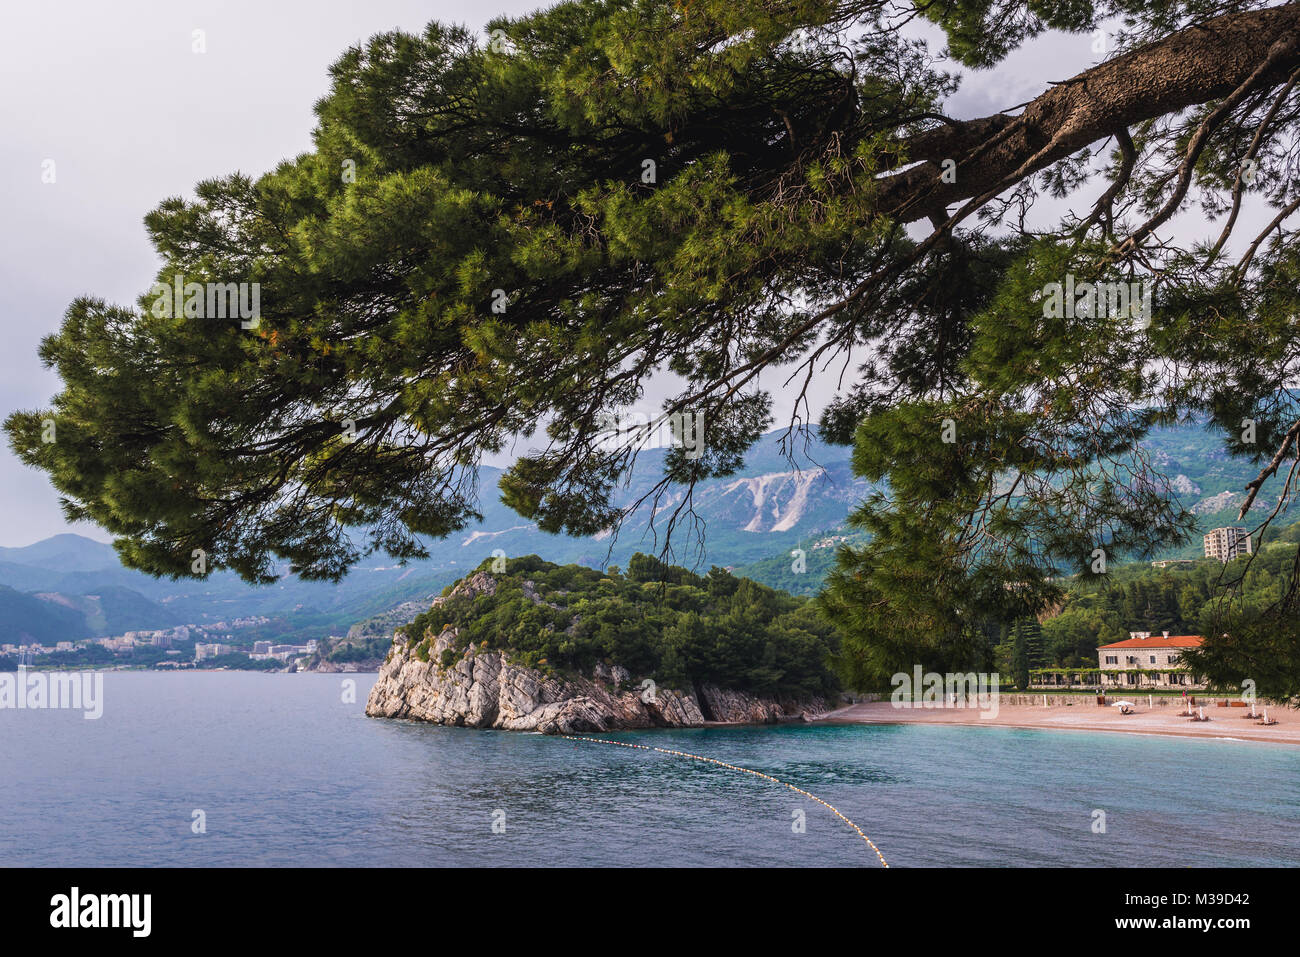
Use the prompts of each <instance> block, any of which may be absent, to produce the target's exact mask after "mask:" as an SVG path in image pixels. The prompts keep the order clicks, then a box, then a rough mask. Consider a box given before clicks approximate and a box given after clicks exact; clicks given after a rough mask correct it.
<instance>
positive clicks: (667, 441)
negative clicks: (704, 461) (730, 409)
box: [596, 410, 704, 459]
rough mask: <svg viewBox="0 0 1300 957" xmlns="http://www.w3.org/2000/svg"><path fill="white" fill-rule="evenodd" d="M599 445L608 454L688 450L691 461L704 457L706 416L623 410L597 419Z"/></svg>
mask: <svg viewBox="0 0 1300 957" xmlns="http://www.w3.org/2000/svg"><path fill="white" fill-rule="evenodd" d="M596 442H597V444H598V445H599V447H600V448H601V449H603V450H605V451H608V452H617V451H621V450H623V449H662V448H669V447H675V448H680V449H684V450H685V453H686V457H687V458H688V459H698V458H699V457H700V456H702V455H703V454H704V414H703V413H702V412H701V413H692V412H672V413H669V414H668V415H660V416H657V417H654V416H651V415H650V414H649V413H647V412H640V411H636V410H620V411H617V412H601V413H599V414H598V415H597V416H596Z"/></svg>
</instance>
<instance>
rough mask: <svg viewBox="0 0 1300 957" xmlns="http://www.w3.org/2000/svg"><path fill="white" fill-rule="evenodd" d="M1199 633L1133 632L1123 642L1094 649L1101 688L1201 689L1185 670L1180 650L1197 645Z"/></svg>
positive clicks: (1196, 646)
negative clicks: (1156, 633) (1157, 633)
mask: <svg viewBox="0 0 1300 957" xmlns="http://www.w3.org/2000/svg"><path fill="white" fill-rule="evenodd" d="M1200 644H1201V637H1200V635H1171V634H1169V632H1167V631H1166V632H1164V633H1163V634H1160V635H1152V634H1151V632H1149V631H1134V632H1130V633H1129V637H1128V638H1126V639H1124V640H1123V641H1116V642H1112V643H1111V644H1109V645H1102V646H1101V647H1100V648H1098V649H1097V665H1098V670H1099V672H1100V675H1099V677H1100V685H1101V687H1103V688H1112V687H1118V688H1129V689H1134V690H1136V689H1139V688H1185V689H1188V690H1193V689H1200V688H1204V687H1205V686H1204V685H1203V684H1199V683H1197V682H1196V680H1195V676H1194V675H1192V674H1190V673H1189V672H1188V671H1187V667H1186V665H1185V663H1184V662H1183V652H1184V651H1185V650H1186V649H1188V648H1198V647H1200Z"/></svg>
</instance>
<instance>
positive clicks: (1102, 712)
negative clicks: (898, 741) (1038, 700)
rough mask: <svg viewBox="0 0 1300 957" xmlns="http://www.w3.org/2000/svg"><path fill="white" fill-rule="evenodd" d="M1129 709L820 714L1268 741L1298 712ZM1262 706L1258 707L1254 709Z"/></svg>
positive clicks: (832, 719)
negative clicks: (1194, 714) (1197, 714)
mask: <svg viewBox="0 0 1300 957" xmlns="http://www.w3.org/2000/svg"><path fill="white" fill-rule="evenodd" d="M1130 700H1133V701H1134V702H1135V704H1136V705H1137V707H1136V709H1135V713H1134V714H1121V713H1120V709H1119V708H1115V707H1110V706H1106V707H1102V706H1099V705H1098V704H1096V702H1095V701H1094V700H1093V699H1091V698H1081V699H1080V702H1079V703H1078V704H1074V705H1051V706H1047V707H1043V706H1036V705H1023V704H1021V705H1005V704H1004V705H1001V706H1000V707H999V708H998V710H997V714H996V715H992V714H990V715H989V716H987V717H983V716H982V714H983V713H982V712H981V711H980V710H979V709H978V708H920V707H917V708H896V707H894V706H893V705H892V704H891V703H890V702H888V701H874V702H870V703H866V704H855V705H850V706H849V707H846V708H841V709H839V710H838V711H833V712H831V713H830V714H828V715H826V717H825V718H824V719H823V720H824V721H826V722H829V723H853V724H959V725H978V726H983V727H1001V728H1037V729H1040V730H1045V731H1118V732H1127V733H1129V734H1174V735H1181V736H1184V737H1189V738H1212V739H1215V738H1217V739H1220V740H1222V739H1231V740H1235V741H1253V742H1263V743H1271V744H1288V745H1300V713H1298V712H1296V711H1294V710H1292V709H1290V708H1280V707H1272V706H1270V707H1269V708H1268V716H1269V717H1270V718H1275V719H1276V720H1277V724H1275V725H1269V726H1265V725H1261V724H1257V723H1256V721H1255V720H1252V719H1250V718H1249V717H1247V713H1248V710H1247V709H1244V708H1230V707H1225V708H1220V707H1217V706H1216V704H1215V702H1214V701H1211V702H1210V705H1209V706H1208V707H1206V708H1205V716H1206V717H1207V718H1209V719H1210V720H1208V721H1193V720H1192V719H1190V718H1185V717H1180V716H1179V715H1180V713H1181V712H1182V710H1183V706H1182V705H1181V703H1171V704H1168V705H1164V706H1161V705H1160V703H1159V702H1158V701H1157V702H1156V705H1155V707H1150V706H1148V704H1147V699H1146V698H1145V697H1143V698H1140V699H1139V698H1136V697H1135V698H1133V699H1130ZM1259 710H1261V711H1262V710H1263V709H1259Z"/></svg>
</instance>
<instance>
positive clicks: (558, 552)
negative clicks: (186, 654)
mask: <svg viewBox="0 0 1300 957" xmlns="http://www.w3.org/2000/svg"><path fill="white" fill-rule="evenodd" d="M784 435H785V433H784V431H783V430H782V431H778V432H772V433H769V434H768V435H765V436H763V437H762V438H761V439H760V440H759V442H758V443H757V444H756V445H755V447H754V448H753V449H752V450H751V451H750V453H749V455H748V456H747V457H746V462H745V466H744V468H743V469H742V470H740V471H739V472H738V473H737V474H735V475H732V476H730V477H727V478H722V479H714V480H711V481H708V482H704V483H702V484H701V485H700V486H698V487H697V488H696V490H695V493H694V496H693V507H694V511H695V513H696V515H697V516H698V517H699V518H700V519H701V520H702V521H703V529H702V536H703V542H702V548H698V549H697V548H694V547H690V548H685V549H683V548H682V546H683V545H685V544H686V542H684V541H681V540H679V541H677V543H676V545H677V547H676V548H675V550H674V552H675V553H674V554H673V555H671V556H669V557H670V558H671V559H672V560H673V561H675V562H677V563H679V564H685V565H688V566H695V567H698V568H704V569H707V568H708V567H709V566H710V565H722V566H726V567H730V568H733V569H734V570H735V571H736V572H737V573H738V574H741V575H747V576H748V577H752V578H755V579H757V580H758V581H760V582H764V583H765V584H770V585H773V586H776V587H784V588H787V589H788V590H790V591H796V592H803V593H808V592H812V591H815V590H816V589H817V587H818V586H819V584H820V582H821V580H822V578H823V576H824V574H825V572H826V570H827V569H828V568H829V566H830V564H831V562H832V560H833V548H832V546H834V545H835V544H836V543H837V542H838V541H841V540H844V539H845V538H846V537H847V538H852V537H854V536H853V535H852V534H850V533H849V532H848V530H847V529H846V528H845V526H844V522H845V518H846V516H847V515H848V513H849V511H850V510H851V509H852V508H853V507H854V505H855V504H856V503H858V502H859V501H861V500H862V499H863V498H864V497H865V496H866V494H867V493H868V492H869V491H870V486H869V485H868V483H866V482H865V481H863V480H861V479H859V478H857V477H855V476H854V475H853V474H852V471H851V469H850V455H851V450H850V449H848V448H845V447H841V446H833V445H829V444H826V443H824V442H821V441H820V440H819V439H818V438H817V437H816V433H815V432H814V431H809V432H808V433H806V434H801V435H798V436H796V441H794V442H793V443H792V445H793V448H794V455H793V461H792V460H791V459H790V458H787V457H786V455H785V453H784V451H783V447H782V442H781V439H782V437H783V436H784ZM805 440H806V441H805ZM1145 446H1146V448H1147V450H1148V451H1149V452H1150V454H1151V456H1152V459H1153V461H1154V462H1155V463H1156V464H1157V465H1158V466H1159V467H1160V468H1161V469H1162V470H1164V471H1165V472H1166V473H1167V474H1168V475H1169V476H1170V478H1171V479H1172V480H1173V486H1174V490H1175V494H1176V495H1177V496H1178V497H1179V500H1180V501H1181V502H1182V504H1184V505H1185V506H1187V507H1189V508H1190V509H1191V510H1192V511H1193V512H1194V513H1196V514H1197V516H1198V519H1199V521H1200V523H1201V525H1202V526H1203V527H1204V528H1212V527H1215V526H1217V525H1222V524H1226V523H1229V522H1231V521H1233V520H1234V519H1235V517H1236V509H1237V507H1239V505H1240V502H1241V500H1242V491H1241V490H1242V488H1243V486H1244V485H1245V483H1246V482H1247V481H1248V480H1249V479H1251V478H1253V477H1254V475H1255V474H1257V471H1258V467H1257V466H1252V465H1251V464H1250V463H1249V462H1247V461H1245V460H1241V459H1232V458H1230V457H1229V456H1228V455H1227V454H1226V453H1225V452H1224V451H1223V450H1222V447H1221V445H1220V443H1219V442H1218V440H1217V439H1216V438H1215V437H1214V436H1212V435H1210V434H1209V433H1207V432H1206V431H1204V430H1203V429H1202V428H1200V427H1198V426H1196V425H1187V426H1178V427H1171V428H1164V429H1160V430H1157V431H1155V432H1153V433H1152V435H1151V436H1150V437H1149V438H1148V440H1147V442H1146V443H1145ZM663 454H664V452H663V450H649V451H646V452H644V453H642V455H641V457H640V458H639V459H638V462H637V467H636V468H635V469H634V470H633V472H632V475H631V477H630V479H629V481H628V483H627V487H626V488H625V489H623V490H622V491H621V493H620V497H619V501H620V502H621V503H623V504H628V503H631V502H634V501H636V500H637V499H639V498H640V497H641V496H643V495H645V494H646V492H648V491H649V490H650V489H651V488H652V487H653V486H654V484H655V483H656V482H657V481H658V479H659V476H660V474H661V468H662V457H663ZM500 475H501V470H499V469H495V468H488V467H485V468H483V469H482V470H481V473H480V482H481V487H482V488H484V489H485V490H488V492H489V493H492V492H494V491H495V487H496V483H497V480H498V479H499V478H500ZM681 496H682V493H681V492H680V491H677V490H670V491H669V493H668V494H667V495H666V496H665V498H664V500H663V501H661V502H660V503H659V508H658V511H657V512H656V513H655V514H656V519H657V522H658V524H659V529H658V531H659V533H660V534H661V535H662V532H663V523H664V522H665V521H666V519H667V515H668V513H669V512H671V510H672V509H673V508H674V507H676V505H678V504H679V503H680V501H681ZM480 510H481V512H482V514H483V519H482V521H481V522H478V523H476V524H475V525H473V526H471V527H469V528H466V529H465V530H464V531H462V532H459V533H457V534H454V535H452V536H449V537H448V538H446V539H443V540H442V541H436V542H431V543H428V545H429V550H430V557H429V558H428V559H425V560H421V561H413V562H410V563H408V564H406V565H405V566H403V565H399V564H396V563H394V562H393V561H392V560H391V559H388V560H385V557H384V556H370V557H369V558H368V559H365V560H363V561H362V562H361V563H360V564H358V565H357V566H356V567H355V568H354V569H353V570H352V571H351V573H350V574H349V575H348V576H347V577H346V578H345V579H344V580H343V581H342V582H339V583H338V584H331V583H324V582H303V581H299V580H298V579H296V578H292V577H289V576H288V569H287V566H286V568H285V570H284V572H285V574H284V577H282V578H281V579H280V581H278V582H276V583H274V584H271V585H266V586H253V585H248V584H246V583H245V582H243V581H241V580H240V579H239V578H237V577H236V576H235V575H233V574H231V573H227V572H219V573H215V574H213V575H211V576H210V577H209V578H208V579H206V580H203V581H195V580H178V581H172V580H169V579H157V578H153V577H151V576H149V575H146V574H143V573H141V572H137V571H134V570H131V569H127V568H123V567H122V565H121V564H120V563H119V562H118V560H117V553H116V552H115V551H114V550H113V548H112V546H110V545H106V544H104V543H102V542H97V541H94V540H92V539H89V538H85V537H83V536H80V535H74V534H62V535H55V536H53V537H51V538H47V539H44V540H42V541H39V542H36V543H35V544H33V545H28V546H25V547H22V548H0V622H3V624H0V641H6V642H8V641H21V640H23V636H24V635H26V636H27V637H29V638H31V639H36V640H42V641H44V640H52V639H53V638H54V637H58V638H60V639H64V640H67V639H70V638H82V637H94V636H100V635H114V634H121V633H122V632H123V631H126V630H135V629H155V628H164V627H170V626H173V625H177V624H199V625H201V624H214V623H216V622H220V621H227V622H229V621H231V620H233V619H236V618H247V617H253V616H264V617H266V618H269V619H273V620H274V622H275V624H274V626H273V627H271V628H270V629H263V634H262V635H261V637H266V636H267V634H268V631H269V633H271V634H275V635H280V636H283V638H284V640H295V639H298V638H304V639H305V638H310V637H324V636H326V635H329V634H343V633H345V632H346V631H347V630H348V627H349V625H351V624H352V623H354V622H358V621H360V620H362V619H367V618H369V617H371V616H376V615H378V616H383V615H384V614H385V613H386V612H389V611H390V610H391V609H393V608H394V607H395V606H397V605H400V604H402V603H404V602H415V603H417V605H418V603H420V602H427V601H428V600H430V599H431V598H432V597H433V596H434V595H436V594H437V593H438V592H439V591H441V590H442V588H443V587H444V586H446V585H448V584H450V583H451V582H453V581H455V580H456V579H457V578H459V577H461V576H462V575H463V574H464V573H465V571H466V570H467V569H469V568H473V567H475V566H477V565H478V564H479V563H481V562H482V561H483V560H484V559H486V558H490V557H493V555H494V554H497V555H500V554H504V555H506V556H518V555H527V554H536V555H539V556H541V557H542V558H544V559H546V560H547V561H551V562H555V563H558V564H564V563H570V562H576V563H580V564H585V565H589V566H593V567H605V566H607V565H610V564H618V565H626V562H627V560H628V559H629V558H630V557H631V555H632V554H633V553H635V552H637V551H643V552H651V553H657V552H658V550H659V546H658V545H656V542H655V538H654V532H653V531H652V530H651V528H650V524H649V520H650V513H649V509H648V508H646V509H643V511H641V512H638V513H637V514H636V516H634V519H633V520H631V521H629V522H628V523H627V524H626V525H625V526H624V527H623V529H622V530H621V531H620V532H619V534H618V535H617V536H614V535H611V534H608V533H605V534H601V535H597V536H594V537H590V538H571V537H567V536H558V535H552V534H549V533H546V532H541V531H539V530H538V529H537V528H536V526H535V525H533V524H530V523H528V522H526V521H525V520H524V519H522V518H520V517H519V516H518V515H517V514H515V513H514V512H512V511H510V510H509V509H507V508H506V507H505V506H503V505H502V504H501V503H500V502H499V501H498V500H497V499H496V497H495V494H485V496H484V501H483V502H482V503H481V505H480ZM675 534H680V532H679V533H675ZM795 548H802V549H804V551H805V555H806V559H805V561H806V565H807V571H806V572H798V573H796V572H793V571H792V565H793V562H792V559H791V557H790V556H791V552H792V550H793V549H795ZM1199 554H1200V542H1199V540H1197V541H1194V542H1192V543H1191V544H1189V545H1187V546H1185V547H1183V548H1182V549H1179V550H1177V551H1175V552H1171V553H1170V554H1169V555H1167V556H1162V557H1177V558H1182V557H1195V556H1197V555H1199Z"/></svg>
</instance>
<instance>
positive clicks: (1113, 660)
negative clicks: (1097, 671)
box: [1106, 655, 1119, 665]
mask: <svg viewBox="0 0 1300 957" xmlns="http://www.w3.org/2000/svg"><path fill="white" fill-rule="evenodd" d="M1106 664H1108V665H1117V664H1119V655H1107V656H1106Z"/></svg>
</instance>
